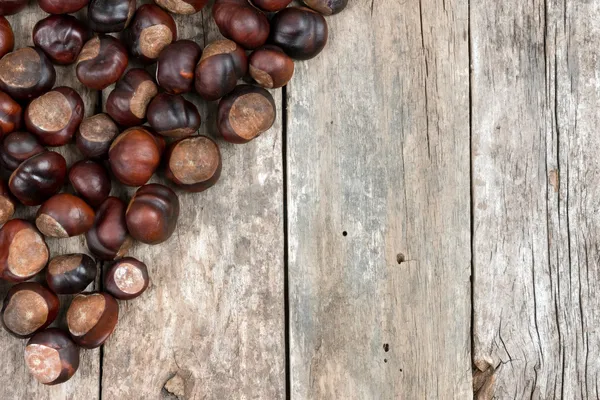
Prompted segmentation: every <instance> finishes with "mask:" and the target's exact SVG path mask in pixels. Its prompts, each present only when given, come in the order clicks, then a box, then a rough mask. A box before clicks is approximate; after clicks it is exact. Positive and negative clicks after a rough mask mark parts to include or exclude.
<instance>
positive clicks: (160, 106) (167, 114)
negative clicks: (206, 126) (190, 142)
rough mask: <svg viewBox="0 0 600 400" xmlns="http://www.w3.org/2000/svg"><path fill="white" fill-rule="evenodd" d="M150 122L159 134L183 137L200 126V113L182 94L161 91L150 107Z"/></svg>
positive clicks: (189, 134) (191, 133) (192, 132)
mask: <svg viewBox="0 0 600 400" xmlns="http://www.w3.org/2000/svg"><path fill="white" fill-rule="evenodd" d="M148 123H149V124H150V126H151V127H152V129H154V130H155V131H156V133H158V134H159V135H163V136H168V137H174V138H182V137H186V136H191V135H193V134H194V133H196V132H197V131H198V129H199V128H200V123H201V119H200V113H198V109H197V108H196V106H195V105H194V103H192V102H189V101H187V100H186V99H184V98H183V96H182V95H180V94H168V93H161V94H159V95H158V96H156V97H155V98H154V100H152V102H151V103H150V106H149V107H148Z"/></svg>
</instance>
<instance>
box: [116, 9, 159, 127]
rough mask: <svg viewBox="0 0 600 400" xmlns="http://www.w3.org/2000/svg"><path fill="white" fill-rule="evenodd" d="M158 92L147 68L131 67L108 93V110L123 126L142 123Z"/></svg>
mask: <svg viewBox="0 0 600 400" xmlns="http://www.w3.org/2000/svg"><path fill="white" fill-rule="evenodd" d="M161 11H162V10H161ZM157 94H158V87H157V86H156V84H155V83H154V80H153V79H152V76H150V74H149V73H148V72H146V70H143V69H141V68H133V69H130V70H129V71H127V73H126V74H125V75H124V76H123V78H122V79H121V80H120V81H119V82H117V85H116V86H115V88H114V90H113V91H112V92H110V95H108V99H107V100H106V112H107V113H108V115H110V116H111V118H112V119H113V120H115V121H116V122H117V123H118V124H121V125H123V126H135V125H141V124H142V123H143V122H144V120H145V119H146V109H147V108H148V104H149V103H150V101H151V100H152V99H153V98H154V96H156V95H157Z"/></svg>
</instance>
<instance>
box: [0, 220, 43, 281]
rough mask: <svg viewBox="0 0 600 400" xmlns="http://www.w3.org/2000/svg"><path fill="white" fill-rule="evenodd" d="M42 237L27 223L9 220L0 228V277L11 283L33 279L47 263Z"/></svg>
mask: <svg viewBox="0 0 600 400" xmlns="http://www.w3.org/2000/svg"><path fill="white" fill-rule="evenodd" d="M48 257H49V251H48V246H46V242H45V241H44V237H43V236H42V235H41V234H40V233H39V232H38V230H37V229H36V228H35V226H33V225H32V224H30V223H29V222H27V221H24V220H22V219H11V220H10V221H8V222H7V223H6V224H4V226H3V227H2V228H0V277H1V278H2V279H6V280H8V281H11V282H23V281H26V280H28V279H31V278H33V277H34V276H35V275H36V274H37V273H38V272H40V271H41V270H42V269H43V268H44V267H45V266H46V263H48Z"/></svg>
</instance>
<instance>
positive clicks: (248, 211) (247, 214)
mask: <svg viewBox="0 0 600 400" xmlns="http://www.w3.org/2000/svg"><path fill="white" fill-rule="evenodd" d="M83 14H85V13H83ZM41 16H43V12H41V11H40V10H39V8H37V6H36V5H34V4H32V5H30V7H29V9H28V10H26V11H25V12H23V13H21V14H19V15H18V16H15V17H11V18H10V21H11V23H13V27H14V28H15V31H16V34H17V44H18V46H25V45H29V44H31V39H30V35H31V28H32V26H33V24H34V23H35V21H36V20H37V19H39V18H40V17H41ZM176 20H177V22H178V28H179V37H180V38H193V39H195V40H197V41H198V42H199V43H200V44H201V45H205V44H206V43H208V42H210V41H212V40H214V39H216V38H218V37H220V35H219V33H218V30H217V29H216V27H215V25H214V22H213V21H212V18H211V15H210V8H207V9H205V10H204V11H203V12H201V13H198V14H196V15H193V16H186V17H181V16H178V17H176ZM598 21H600V1H596V0H594V1H585V2H572V1H571V2H570V1H568V0H546V1H540V0H534V1H530V2H522V1H519V0H503V1H495V0H482V1H479V2H470V3H469V2H468V0H420V1H419V0H414V1H398V0H350V4H349V6H348V8H347V9H346V10H345V11H344V12H343V13H342V14H340V15H337V16H333V17H329V18H328V22H329V28H330V41H329V44H328V46H327V48H326V49H325V51H324V52H323V53H322V54H321V55H319V56H318V57H317V58H315V59H314V60H311V61H307V62H298V63H297V64H296V74H295V77H294V79H293V81H292V82H291V84H290V85H289V86H288V87H287V88H286V89H285V90H283V91H282V90H278V91H273V94H274V96H275V98H276V101H277V103H278V105H279V108H278V112H279V117H278V119H277V122H276V124H275V126H274V127H273V129H271V130H270V131H269V132H268V133H266V134H264V135H263V136H262V137H260V138H259V139H257V140H256V141H254V142H252V143H250V144H247V145H242V146H234V145H230V144H226V143H225V142H223V140H221V139H220V138H219V137H218V135H217V134H216V129H215V112H216V104H214V103H213V104H206V103H205V102H202V101H198V99H197V98H196V97H195V96H192V97H191V98H192V99H193V100H194V101H195V102H196V103H197V104H198V106H199V109H200V111H201V114H202V117H203V119H204V122H203V126H202V128H201V133H203V134H208V135H210V136H213V137H215V138H216V139H217V141H218V143H219V144H220V145H221V148H222V152H223V164H224V166H223V175H222V180H221V181H220V182H219V184H218V185H217V186H215V187H214V188H212V189H211V190H209V191H207V192H205V193H202V194H196V195H183V194H182V196H181V203H182V214H181V215H182V217H181V219H180V223H179V228H178V230H177V233H176V234H175V235H174V236H173V238H172V239H170V240H169V241H168V242H167V243H164V244H163V245H161V246H158V247H150V246H144V245H138V246H136V247H135V248H134V250H133V251H132V254H133V255H134V256H136V257H139V258H140V259H142V260H144V261H146V262H147V263H148V265H149V268H150V272H151V275H152V279H153V283H152V285H151V287H150V288H149V290H148V291H147V292H146V293H145V294H144V296H143V297H142V298H140V299H137V300H133V301H130V302H126V303H125V302H123V303H121V304H122V306H121V315H120V320H119V325H118V329H117V331H116V332H115V334H114V335H113V337H111V339H110V340H109V341H108V342H107V344H106V345H105V346H103V348H102V350H96V351H85V352H84V353H83V354H84V356H83V362H82V366H81V368H80V370H79V372H78V374H77V375H76V377H75V378H73V380H71V381H69V382H68V383H66V384H64V385H61V386H58V387H52V388H47V387H44V386H42V385H39V384H37V383H36V382H35V381H34V380H33V379H31V378H30V377H29V376H28V374H27V372H26V369H25V366H24V364H23V361H22V352H23V345H24V342H23V341H20V340H17V339H14V338H11V337H10V336H9V335H7V334H6V333H2V334H0V351H2V354H3V356H4V360H5V362H3V363H2V364H1V366H0V372H1V374H0V398H2V399H99V398H102V399H161V398H162V399H174V398H180V399H283V398H286V397H289V398H292V399H299V400H300V399H344V400H346V399H468V398H472V397H474V398H477V399H482V400H487V399H492V398H497V399H508V398H510V399H512V398H517V399H523V398H528V399H530V398H531V399H548V398H555V399H588V398H597V397H599V396H600V391H599V389H598V379H599V378H598V373H599V372H600V357H599V356H600V354H599V353H600V341H599V333H598V332H600V331H599V329H598V324H599V323H600V316H599V312H598V311H597V310H599V309H600V297H599V295H597V294H596V292H595V291H596V290H597V287H598V285H597V284H596V282H597V280H598V278H600V271H599V264H600V254H599V253H600V246H599V245H598V242H597V237H598V235H597V232H598V230H600V192H599V190H598V188H599V187H600V161H599V160H598V157H597V153H598V150H599V149H600V136H598V133H597V132H596V129H598V127H599V126H600V83H598V81H597V80H598V78H600V76H599V71H600V24H599V23H598ZM72 73H73V71H72V67H69V68H61V69H59V83H62V84H68V85H72V86H75V87H76V88H77V89H79V90H81V92H82V95H83V97H84V99H85V100H86V106H87V112H88V114H89V113H91V112H93V110H94V108H95V106H96V102H97V101H99V100H98V96H97V94H96V93H92V92H88V91H85V90H83V88H82V87H81V85H80V84H79V83H78V82H77V80H76V79H74V78H73V75H72ZM61 151H62V152H63V153H64V154H67V155H69V161H72V160H74V159H75V158H76V157H77V155H76V151H74V149H72V148H70V147H69V148H65V149H63V150H61ZM158 179H159V180H160V178H158ZM114 193H115V194H118V195H121V196H122V197H123V198H127V197H128V196H130V195H131V193H132V190H128V191H115V192H114ZM31 213H32V211H28V213H25V212H23V211H21V214H20V215H22V216H27V215H31ZM50 247H51V249H52V252H53V253H54V254H59V253H62V252H67V251H77V250H81V249H84V248H85V244H84V241H83V240H82V239H81V238H75V239H71V240H69V241H50ZM7 288H8V285H6V284H2V285H1V286H0V289H1V290H2V294H3V293H5V292H6V290H7ZM286 288H287V290H286ZM65 300H66V301H65V303H68V299H67V298H65Z"/></svg>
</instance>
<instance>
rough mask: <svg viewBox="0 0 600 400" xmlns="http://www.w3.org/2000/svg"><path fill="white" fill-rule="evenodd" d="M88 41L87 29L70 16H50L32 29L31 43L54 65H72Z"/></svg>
mask: <svg viewBox="0 0 600 400" xmlns="http://www.w3.org/2000/svg"><path fill="white" fill-rule="evenodd" d="M88 39H89V32H88V30H87V28H86V27H85V25H84V24H83V23H82V22H81V21H79V20H78V19H77V18H75V17H73V16H72V15H50V16H48V17H46V18H44V19H42V20H40V21H38V23H37V24H35V26H34V27H33V43H34V44H35V45H36V46H37V47H39V48H40V49H42V50H43V51H44V53H46V55H47V56H48V57H49V58H50V60H52V62H54V63H55V64H61V65H67V64H73V63H74V62H75V60H77V57H78V56H79V53H80V52H81V49H82V48H83V45H84V43H85V42H87V41H88Z"/></svg>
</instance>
